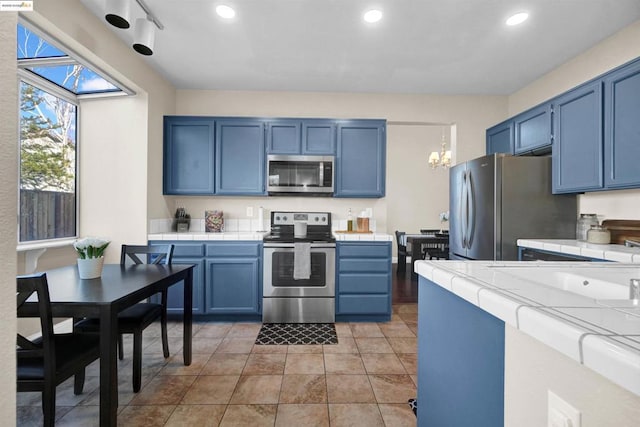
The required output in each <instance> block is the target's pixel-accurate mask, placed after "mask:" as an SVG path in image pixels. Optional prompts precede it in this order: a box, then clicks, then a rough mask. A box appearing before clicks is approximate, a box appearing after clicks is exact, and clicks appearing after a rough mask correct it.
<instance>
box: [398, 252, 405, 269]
mask: <svg viewBox="0 0 640 427" xmlns="http://www.w3.org/2000/svg"><path fill="white" fill-rule="evenodd" d="M405 271H407V256H406V255H398V272H403V273H404V272H405Z"/></svg>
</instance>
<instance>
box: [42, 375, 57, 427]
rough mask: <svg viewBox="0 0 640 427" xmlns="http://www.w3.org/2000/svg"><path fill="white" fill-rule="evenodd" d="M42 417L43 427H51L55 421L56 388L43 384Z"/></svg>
mask: <svg viewBox="0 0 640 427" xmlns="http://www.w3.org/2000/svg"><path fill="white" fill-rule="evenodd" d="M42 415H43V417H44V423H43V426H44V427H53V426H54V425H55V420H56V386H55V385H51V384H45V387H44V389H43V390H42Z"/></svg>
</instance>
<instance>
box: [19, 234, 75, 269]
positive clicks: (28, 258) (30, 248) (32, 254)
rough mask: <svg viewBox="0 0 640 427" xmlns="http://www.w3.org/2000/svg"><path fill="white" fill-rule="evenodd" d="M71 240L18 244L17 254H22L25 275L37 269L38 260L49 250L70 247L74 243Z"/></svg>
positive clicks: (73, 239)
mask: <svg viewBox="0 0 640 427" xmlns="http://www.w3.org/2000/svg"><path fill="white" fill-rule="evenodd" d="M75 240H76V239H75V238H72V239H56V240H52V241H39V242H34V243H22V244H20V243H19V244H18V247H17V248H16V251H17V252H24V269H25V273H26V274H31V273H33V272H35V271H36V269H37V268H38V259H39V258H40V257H41V256H42V254H44V253H45V252H46V251H47V249H50V248H62V247H65V246H71V245H72V244H73V242H74V241H75Z"/></svg>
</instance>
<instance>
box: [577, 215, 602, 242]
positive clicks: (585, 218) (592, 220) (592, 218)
mask: <svg viewBox="0 0 640 427" xmlns="http://www.w3.org/2000/svg"><path fill="white" fill-rule="evenodd" d="M592 225H599V223H598V217H597V215H596V214H580V218H578V222H577V223H576V239H577V240H587V232H588V231H589V229H590V228H591V226H592Z"/></svg>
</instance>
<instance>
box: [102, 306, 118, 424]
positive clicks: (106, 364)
mask: <svg viewBox="0 0 640 427" xmlns="http://www.w3.org/2000/svg"><path fill="white" fill-rule="evenodd" d="M117 314H118V313H117V312H116V311H115V310H114V309H113V308H112V307H111V306H105V307H102V308H101V310H100V426H116V425H117V424H118V361H117V358H116V347H117V339H118V317H117Z"/></svg>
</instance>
